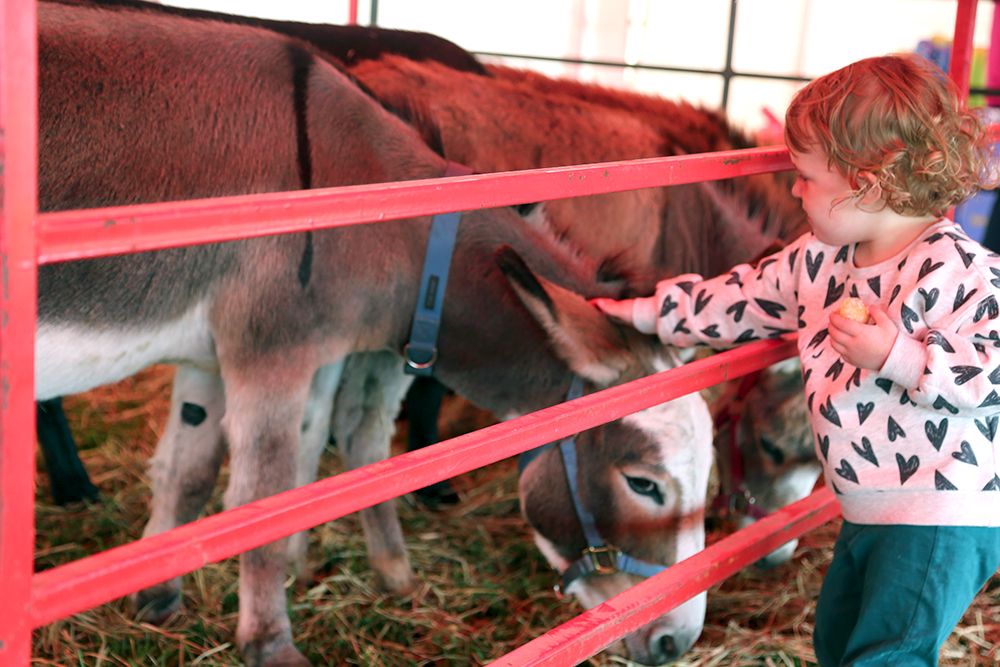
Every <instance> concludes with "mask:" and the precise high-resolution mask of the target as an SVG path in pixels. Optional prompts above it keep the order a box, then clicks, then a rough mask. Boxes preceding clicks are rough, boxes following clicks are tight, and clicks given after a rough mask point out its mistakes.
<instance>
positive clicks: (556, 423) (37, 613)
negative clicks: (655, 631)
mask: <svg viewBox="0 0 1000 667" xmlns="http://www.w3.org/2000/svg"><path fill="white" fill-rule="evenodd" d="M0 8H2V11H0V214H2V220H0V591H2V604H0V665H3V666H5V667H6V666H8V665H10V666H20V665H27V664H28V663H29V662H30V659H31V631H32V630H33V629H34V628H37V627H39V626H41V625H44V624H46V623H49V622H52V621H54V620H56V619H59V618H62V617H65V616H67V615H69V614H73V613H76V612H79V611H82V610H85V609H89V608H91V607H94V606H96V605H99V604H102V603H105V602H108V601H110V600H113V599H115V598H118V597H121V596H123V595H126V594H128V593H130V592H132V591H135V590H138V589H140V588H144V587H147V586H150V585H152V584H155V583H158V582H161V581H165V580H167V579H169V578H171V577H174V576H176V575H179V574H183V573H185V572H190V571H192V570H194V569H197V568H199V567H201V566H202V565H204V564H206V563H210V562H214V561H218V560H222V559H224V558H228V557H231V556H233V555H236V554H238V553H240V552H243V551H246V550H248V549H251V548H254V547H257V546H260V545H262V544H266V543H268V542H271V541H273V540H275V539H278V538H280V537H284V536H287V535H290V534H292V533H294V532H297V531H299V530H302V529H304V528H308V527H311V526H315V525H318V524H320V523H323V522H325V521H330V520H332V519H336V518H338V517H341V516H344V515H346V514H349V513H351V512H355V511H357V510H359V509H362V508H364V507H369V506H371V505H374V504H376V503H379V502H382V501H385V500H388V499H389V498H392V497H395V496H399V495H402V494H404V493H407V492H409V491H412V490H414V489H417V488H420V487H422V486H425V485H427V484H429V483H432V482H434V481H438V480H441V479H446V478H449V477H452V476H454V475H457V474H459V473H462V472H466V471H469V470H472V469H475V468H478V467H481V466H484V465H487V464H490V463H493V462H496V461H499V460H501V459H503V458H506V457H509V456H512V455H514V454H517V453H519V452H522V451H525V450H527V449H531V448H533V447H535V446H537V445H539V444H542V443H545V442H550V441H552V440H556V439H558V438H561V437H563V436H566V435H569V434H571V433H575V432H577V431H580V430H584V429H587V428H590V427H593V426H596V425H598V424H602V423H604V422H607V421H610V420H612V419H616V418H618V417H622V416H624V415H626V414H630V413H632V412H635V411H637V410H641V409H644V408H647V407H650V406H653V405H656V404H659V403H662V402H664V401H667V400H671V399H673V398H676V397H678V396H681V395H684V394H687V393H690V392H693V391H697V390H699V389H701V388H704V387H707V386H710V385H712V384H716V383H718V382H721V381H724V380H727V379H730V378H733V377H737V376H739V375H742V374H745V373H748V372H751V371H753V370H757V369H759V368H763V367H766V366H768V365H770V364H772V363H774V362H776V361H778V360H780V359H784V358H786V357H788V356H791V354H793V353H794V345H793V343H791V342H788V341H768V342H761V343H756V344H753V345H749V346H744V347H742V348H739V349H737V350H733V351H731V352H727V353H725V354H722V355H717V356H715V357H713V358H711V359H705V360H702V361H698V362H694V363H692V364H688V365H687V366H684V367H682V368H679V369H676V370H672V371H668V372H664V373H659V374H657V375H654V376H651V377H648V378H643V379H641V380H637V381H635V382H632V383H629V384H627V385H622V386H618V387H613V388H610V389H606V390H604V391H601V392H598V393H595V394H591V395H588V396H585V397H583V398H579V399H576V400H574V401H570V402H568V403H565V404H562V405H557V406H554V407H551V408H547V409H545V410H541V411H539V412H535V413H532V414H530V415H526V416H524V417H521V418H519V419H516V420H512V421H508V422H505V423H502V424H498V425H496V426H492V427H489V428H486V429H483V430H481V431H478V432H476V433H471V434H468V435H465V436H461V437H459V438H454V439H452V440H448V441H445V442H442V443H439V444H437V445H434V446H432V447H429V448H427V449H424V450H420V451H417V452H410V453H407V454H404V455H401V456H397V457H394V458H393V459H391V460H388V461H383V462H381V463H376V464H373V465H369V466H366V467H364V468H360V469H358V470H354V471H351V472H347V473H343V474H341V475H337V476H336V477H332V478H329V479H326V480H323V481H320V482H316V483H314V484H311V485H309V486H306V487H301V488H298V489H293V490H291V491H287V492H285V493H281V494H278V495H276V496H272V497H270V498H265V499H262V500H258V501H255V502H253V503H250V504H248V505H244V506H242V507H239V508H234V509H232V510H227V511H224V512H221V513H219V514H216V515H213V516H210V517H207V518H204V519H201V520H199V521H196V522H194V523H191V524H188V525H186V526H183V527H180V528H177V529H175V530H172V531H170V532H168V533H163V534H160V535H156V536H153V537H148V538H143V539H141V540H137V541H135V542H133V543H131V544H128V545H124V546H121V547H117V548H115V549H110V550H108V551H105V552H102V553H99V554H97V555H94V556H90V557H88V558H84V559H81V560H78V561H75V562H72V563H69V564H66V565H63V566H60V567H56V568H53V569H51V570H47V571H45V572H42V573H39V574H34V573H33V546H34V470H35V454H34V451H35V429H34V415H35V411H34V334H35V322H36V303H37V302H36V298H37V294H36V274H37V266H38V265H39V264H44V263H50V262H57V261H66V260H72V259H80V258H85V257H96V256H101V255H109V254H116V253H126V252H137V251H147V250H155V249H160V248H167V247H172V246H178V245H184V244H194V243H208V242H215V241H223V240H231V239H234V238H240V237H247V236H261V235H266V234H275V233H283V232H291V231H300V230H304V229H313V228H321V227H334V226H341V225H348V224H357V223H362V222H367V221H380V220H390V219H397V218H403V217H410V216H415V215H427V214H432V213H439V212H446V211H455V210H470V209H475V208H489V207H493V206H500V205H506V204H514V203H520V202H523V201H541V200H548V199H558V198H564V197H572V196H580V195H589V194H599V193H607V192H617V191H622V190H629V189H636V188H644V187H653V186H666V185H676V184H680V183H690V182H696V181H701V180H715V179H720V178H729V177H733V176H743V175H750V174H757V173H763V172H768V171H778V170H782V169H788V168H790V167H791V164H790V162H789V161H788V157H787V153H786V151H785V150H784V149H782V148H760V149H751V150H743V151H730V152H725V153H713V154H705V155H693V156H685V157H672V158H655V159H646V160H635V161H628V162H616V163H605V164H597V165H582V166H574V167H563V168H556V169H536V170H528V171H521V172H506V173H502V174H496V175H481V176H462V177H455V178H444V179H431V180H425V181H411V182H406V183H395V184H389V185H365V186H352V187H344V188H330V189H324V190H312V191H308V192H294V193H277V194H267V195H253V196H245V197H228V198H222V199H213V200H200V201H191V202H176V203H169V204H150V205H143V206H130V207H120V208H112V209H100V210H98V209H93V210H87V211H69V212H62V213H51V214H39V213H38V211H37V177H36V171H37V114H36V106H37V104H36V100H37V89H36V85H37V84H36V76H37V66H36V58H37V56H36V43H37V39H36V21H35V0H0ZM975 12H976V1H975V0H958V12H957V18H956V27H955V40H954V52H953V57H952V76H954V77H955V78H956V80H957V81H958V82H959V85H961V86H962V87H963V90H967V89H968V74H969V63H970V61H971V53H972V27H973V24H974V21H975ZM109 223H111V224H109ZM837 511H838V510H837V508H836V506H835V504H834V501H833V498H832V497H831V496H830V494H828V493H827V492H825V491H823V492H819V493H817V494H814V495H813V496H811V497H809V498H807V499H805V500H803V501H801V502H799V503H796V504H794V505H791V506H789V507H787V508H785V509H784V510H782V511H779V512H777V513H775V514H774V515H772V516H770V517H768V518H766V519H764V520H762V521H760V522H758V523H756V524H754V525H753V526H751V527H750V528H747V529H744V530H741V531H740V532H739V533H736V534H734V535H732V536H730V537H728V538H726V539H724V540H722V541H720V542H718V543H716V544H714V545H712V546H711V547H709V548H707V549H705V550H704V551H703V552H702V553H700V554H698V555H696V556H694V557H692V558H690V559H688V560H686V561H684V562H682V563H679V564H677V565H675V566H674V567H671V568H670V569H669V570H667V571H666V572H663V573H661V574H659V575H657V576H655V577H652V578H650V579H649V580H647V581H646V582H644V583H642V584H639V585H638V586H635V587H634V588H632V589H631V590H629V591H627V592H625V593H622V594H620V595H618V596H616V597H614V598H612V599H610V600H608V601H607V602H605V603H603V604H601V605H599V606H598V607H595V608H593V609H591V610H589V611H587V612H585V613H584V614H581V615H580V616H578V617H577V618H575V619H573V620H571V621H569V622H567V623H564V624H563V625H560V626H559V627H557V628H555V629H554V630H552V631H550V632H548V633H546V634H545V635H543V636H542V637H539V638H538V639H536V640H534V641H532V642H529V643H528V644H525V645H524V646H522V647H521V648H519V649H517V650H515V651H513V652H512V653H509V654H508V655H506V656H504V657H503V658H500V659H499V660H498V661H496V662H495V663H494V664H496V665H564V664H572V663H575V662H578V661H580V660H583V659H585V658H587V657H589V656H591V655H593V654H595V653H597V652H598V651H600V650H601V649H602V648H604V647H606V646H607V645H609V644H611V643H613V642H614V641H616V640H617V639H619V638H620V637H622V636H624V635H625V634H626V633H628V632H630V631H632V630H634V629H636V628H637V627H639V626H641V625H643V624H645V623H647V622H649V621H650V620H652V619H653V618H655V617H656V616H659V615H661V614H663V613H665V612H666V611H667V610H669V609H671V608H673V607H675V606H677V605H679V604H681V603H682V602H684V601H685V600H687V599H689V598H691V597H692V596H694V595H696V594H697V593H699V592H700V591H703V590H705V589H707V588H708V587H709V586H711V585H713V584H714V583H716V582H718V581H721V580H722V579H724V578H725V577H727V576H729V575H730V574H732V573H733V572H735V571H736V570H738V569H739V568H741V567H743V566H744V565H746V564H748V563H751V562H753V561H755V560H757V559H758V558H760V557H761V556H762V555H764V554H766V553H768V552H770V551H772V550H773V549H775V548H776V547H778V546H780V545H781V544H783V543H784V542H787V541H788V540H790V539H793V538H794V537H797V536H798V535H801V534H802V533H804V532H806V531H808V530H811V529H812V528H814V527H815V526H818V525H820V524H822V523H824V522H826V521H828V520H830V519H831V518H832V517H834V516H836V514H837Z"/></svg>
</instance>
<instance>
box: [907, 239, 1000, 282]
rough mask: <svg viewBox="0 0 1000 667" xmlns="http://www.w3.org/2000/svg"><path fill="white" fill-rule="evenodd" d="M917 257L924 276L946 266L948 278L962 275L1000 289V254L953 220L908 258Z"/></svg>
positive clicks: (917, 247)
mask: <svg viewBox="0 0 1000 667" xmlns="http://www.w3.org/2000/svg"><path fill="white" fill-rule="evenodd" d="M914 260H916V261H918V262H920V267H921V268H920V271H919V273H918V275H919V277H921V278H923V277H924V276H927V275H929V274H930V273H931V272H932V271H937V270H938V268H943V269H945V270H944V271H942V275H943V276H944V279H946V280H951V279H955V278H956V277H959V278H962V279H967V280H973V281H976V282H985V283H987V284H989V285H990V287H991V288H992V289H993V290H996V289H1000V255H998V254H997V253H995V252H993V251H991V250H989V249H987V248H985V247H983V246H982V245H980V244H979V243H977V242H976V241H974V240H972V239H971V238H970V237H969V235H968V234H966V233H965V231H964V230H963V229H962V228H961V227H959V226H958V225H955V224H954V223H952V224H950V225H948V226H947V227H940V228H938V229H937V230H935V231H934V232H932V233H931V234H929V235H928V236H927V237H926V238H924V239H923V241H922V242H920V243H918V244H917V246H916V247H915V248H914V249H913V251H912V252H911V253H910V254H909V256H908V257H907V262H913V261H914Z"/></svg>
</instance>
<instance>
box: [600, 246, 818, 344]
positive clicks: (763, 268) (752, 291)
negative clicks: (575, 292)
mask: <svg viewBox="0 0 1000 667" xmlns="http://www.w3.org/2000/svg"><path fill="white" fill-rule="evenodd" d="M803 240H804V239H800V240H798V241H796V242H794V243H792V244H791V245H789V246H787V247H786V248H784V249H783V250H781V251H779V252H777V253H775V254H773V255H769V256H767V257H765V258H764V259H762V260H760V261H759V262H757V264H755V265H750V264H741V265H739V266H736V267H733V268H732V269H731V270H730V271H728V272H727V273H725V274H723V275H720V276H717V277H715V278H711V279H708V280H705V279H704V278H702V277H701V276H699V275H693V274H689V275H683V276H678V277H676V278H671V279H669V280H664V281H661V282H660V283H658V284H657V286H656V294H654V295H653V296H650V297H643V298H638V299H625V300H622V301H615V300H613V299H594V300H593V301H591V303H593V304H594V305H595V306H596V307H597V308H599V309H600V310H602V311H603V312H604V313H606V314H607V315H608V316H610V317H611V318H613V319H615V320H618V321H621V322H624V323H626V324H629V325H631V326H632V327H634V328H635V329H637V330H638V331H641V332H642V333H647V334H656V335H657V336H658V337H659V338H660V340H661V341H662V342H663V343H665V344H667V345H675V346H677V347H690V346H693V345H708V346H711V347H714V348H720V349H721V348H726V347H731V346H733V345H735V344H738V343H745V342H749V341H754V340H761V339H763V338H775V337H777V336H780V335H782V334H785V333H790V332H793V331H796V330H797V328H798V311H797V308H796V305H797V303H796V299H795V294H794V285H795V279H794V272H795V271H796V270H797V267H796V258H797V257H800V256H801V255H802V253H801V252H800V250H801V247H800V246H801V245H802V243H803ZM800 261H801V260H800Z"/></svg>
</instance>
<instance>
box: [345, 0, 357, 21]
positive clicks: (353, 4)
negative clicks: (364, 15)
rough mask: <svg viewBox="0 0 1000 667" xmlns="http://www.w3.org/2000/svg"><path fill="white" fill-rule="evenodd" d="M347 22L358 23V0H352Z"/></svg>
mask: <svg viewBox="0 0 1000 667" xmlns="http://www.w3.org/2000/svg"><path fill="white" fill-rule="evenodd" d="M347 22H348V23H349V24H351V25H357V23H358V0H350V2H349V8H348V10H347Z"/></svg>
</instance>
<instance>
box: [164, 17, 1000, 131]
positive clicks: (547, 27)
mask: <svg viewBox="0 0 1000 667" xmlns="http://www.w3.org/2000/svg"><path fill="white" fill-rule="evenodd" d="M165 4H174V5H182V6H188V7H202V8H205V9H211V10H214V11H223V12H232V13H242V14H251V15H256V16H266V17H269V18H283V19H289V20H297V21H310V22H328V23H344V22H346V21H347V17H348V7H349V3H348V0H282V1H281V2H275V1H274V0H165ZM956 5H957V3H956V2H953V1H950V0H740V1H739V3H738V5H737V7H738V9H737V16H736V36H735V40H734V44H733V56H732V57H733V61H732V68H733V70H735V71H736V72H753V73H760V74H775V75H785V76H789V75H790V76H805V77H814V76H818V75H820V74H823V73H826V72H829V71H830V70H833V69H836V68H838V67H841V66H843V65H846V64H847V63H849V62H852V61H854V60H858V59H859V58H864V57H867V56H872V55H879V54H883V53H889V52H894V51H912V50H913V49H914V48H915V47H916V45H917V42H918V41H920V40H921V39H928V38H931V37H934V36H939V37H943V38H944V39H946V40H950V39H951V35H952V32H953V30H954V24H955V10H956ZM371 8H372V3H371V0H360V2H359V20H360V22H361V23H367V22H368V20H369V17H370V16H371ZM729 11H730V0H699V1H698V2H687V1H682V0H544V2H542V1H539V0H505V1H504V2H496V1H495V0H378V2H377V18H378V24H379V25H380V26H384V27H389V28H403V29H409V30H423V31H427V32H432V33H435V34H438V35H441V36H442V37H446V38H448V39H450V40H452V41H454V42H456V43H457V44H459V45H460V46H462V47H463V48H465V49H468V50H470V51H481V52H491V53H507V54H517V55H533V56H544V57H548V58H570V59H579V60H597V61H606V62H624V63H628V64H643V65H654V66H666V67H680V68H690V69H710V70H721V69H722V68H723V67H724V65H725V59H726V41H727V34H728V26H729ZM993 11H994V3H993V1H992V0H981V1H980V3H979V7H978V11H977V22H976V32H975V37H974V41H975V44H976V46H977V47H985V46H987V45H988V44H989V35H990V25H991V22H992V18H993ZM484 59H485V60H486V61H487V62H502V63H503V64H508V65H511V66H514V67H524V68H530V69H536V70H538V71H541V72H543V73H545V74H548V75H550V76H563V77H571V78H579V79H581V80H583V81H590V82H595V83H601V84H603V85H608V86H616V87H624V88H630V89H634V90H640V91H643V92H648V93H654V94H657V95H662V96H664V97H670V98H683V99H686V100H688V101H691V102H695V103H700V104H704V105H706V106H710V107H717V106H719V105H720V104H721V103H722V90H723V84H722V77H721V76H719V75H712V74H691V73H684V72H665V71H659V70H644V69H638V68H626V69H622V68H618V67H607V66H599V65H576V64H570V63H558V62H550V61H541V60H529V59H522V58H484ZM800 85H801V84H799V83H796V82H787V81H773V80H767V79H759V78H750V77H736V78H734V79H733V80H732V83H731V87H730V91H729V100H728V104H727V112H728V114H729V116H730V118H731V119H732V120H734V121H735V122H736V123H737V124H739V125H742V126H743V127H744V128H745V129H747V130H750V131H756V130H757V129H759V128H761V127H762V126H763V124H764V121H765V116H764V115H763V113H762V108H764V107H767V108H768V109H770V110H771V111H772V112H774V113H775V114H776V115H777V116H779V117H780V116H781V115H782V114H783V112H784V109H785V107H786V106H787V104H788V101H789V99H791V96H792V95H793V94H794V92H795V91H796V90H797V89H798V87H799V86H800Z"/></svg>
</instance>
